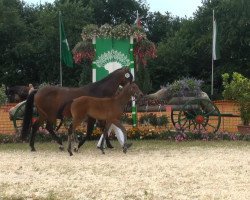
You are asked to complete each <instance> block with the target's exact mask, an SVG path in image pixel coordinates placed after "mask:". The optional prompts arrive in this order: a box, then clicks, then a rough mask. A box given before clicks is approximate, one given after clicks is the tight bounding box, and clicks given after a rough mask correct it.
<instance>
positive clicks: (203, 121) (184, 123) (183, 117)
mask: <svg viewBox="0 0 250 200" xmlns="http://www.w3.org/2000/svg"><path fill="white" fill-rule="evenodd" d="M220 123H221V114H220V111H219V109H218V108H217V106H216V105H214V104H213V102H212V101H210V100H208V99H194V100H191V101H188V102H187V103H185V104H184V105H183V107H182V109H181V111H180V112H179V115H178V124H179V126H180V128H181V129H183V130H185V131H186V130H188V131H191V132H194V133H207V132H210V133H215V132H216V131H218V129H219V127H220Z"/></svg>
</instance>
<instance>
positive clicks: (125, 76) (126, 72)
mask: <svg viewBox="0 0 250 200" xmlns="http://www.w3.org/2000/svg"><path fill="white" fill-rule="evenodd" d="M120 73H121V79H120V80H121V81H120V85H122V86H125V85H126V84H127V83H131V82H132V81H133V75H132V74H131V72H130V69H129V67H123V68H121V69H120Z"/></svg>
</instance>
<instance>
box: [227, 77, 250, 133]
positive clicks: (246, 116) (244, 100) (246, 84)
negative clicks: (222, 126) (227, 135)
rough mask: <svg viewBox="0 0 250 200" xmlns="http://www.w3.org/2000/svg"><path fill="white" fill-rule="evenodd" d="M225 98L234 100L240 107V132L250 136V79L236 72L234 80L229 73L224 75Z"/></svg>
mask: <svg viewBox="0 0 250 200" xmlns="http://www.w3.org/2000/svg"><path fill="white" fill-rule="evenodd" d="M222 79H223V86H224V91H223V96H224V98H225V99H229V100H234V101H236V103H237V104H238V106H239V112H240V117H241V120H242V124H240V125H238V130H239V132H240V133H243V134H250V79H248V78H246V77H244V76H243V75H242V74H240V73H237V72H234V73H233V75H232V78H231V79H230V76H229V74H228V73H225V74H223V75H222Z"/></svg>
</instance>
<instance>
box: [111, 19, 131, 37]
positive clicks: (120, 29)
mask: <svg viewBox="0 0 250 200" xmlns="http://www.w3.org/2000/svg"><path fill="white" fill-rule="evenodd" d="M131 35H132V29H131V27H130V26H129V25H128V24H125V23H121V24H119V25H117V26H115V27H114V28H113V30H112V36H113V38H115V39H122V38H129V37H130V36H131Z"/></svg>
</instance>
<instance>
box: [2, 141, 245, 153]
mask: <svg viewBox="0 0 250 200" xmlns="http://www.w3.org/2000/svg"><path fill="white" fill-rule="evenodd" d="M111 142H112V144H113V145H114V147H115V149H118V150H120V144H119V143H118V142H117V141H116V140H114V141H111ZM129 142H132V143H133V146H132V149H133V151H136V150H145V151H147V150H158V149H178V148H190V147H201V148H222V147H225V148H245V147H249V146H250V142H247V141H226V140H220V141H185V142H175V141H166V140H130V141H129ZM96 143H97V141H87V142H86V143H85V144H84V145H83V146H82V147H81V150H82V151H83V150H85V151H86V150H88V151H92V150H96ZM35 147H36V149H37V150H39V151H52V152H57V151H59V150H58V145H57V143H55V142H44V143H40V142H37V143H35ZM64 147H65V148H66V147H67V142H64ZM18 150H21V151H29V150H30V147H29V144H28V143H8V144H0V151H18Z"/></svg>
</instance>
